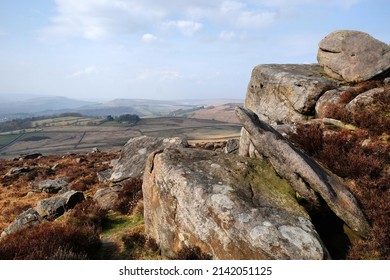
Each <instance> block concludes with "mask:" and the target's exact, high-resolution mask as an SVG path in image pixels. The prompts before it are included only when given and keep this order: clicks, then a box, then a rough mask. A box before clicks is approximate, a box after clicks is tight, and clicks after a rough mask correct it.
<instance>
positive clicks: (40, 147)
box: [0, 117, 241, 159]
mask: <svg viewBox="0 0 390 280" xmlns="http://www.w3.org/2000/svg"><path fill="white" fill-rule="evenodd" d="M33 126H34V129H28V130H18V131H10V132H4V133H0V158H3V159H9V158H14V157H17V156H19V155H21V154H29V153H42V154H66V153H80V152H89V151H91V150H92V149H93V148H98V149H100V150H102V151H115V150H119V149H121V148H122V146H123V145H124V144H125V143H126V142H127V141H128V140H129V139H130V138H133V137H137V136H142V135H146V136H154V137H182V138H184V139H187V140H189V141H203V140H204V141H216V140H224V139H229V138H235V137H238V136H239V133H240V129H241V126H240V125H238V124H235V123H228V122H221V121H217V120H208V119H194V118H185V117H161V118H145V119H141V120H140V121H138V122H137V123H136V124H131V125H129V124H124V123H118V122H105V121H103V120H102V119H97V118H86V117H62V118H50V119H44V120H39V121H37V122H34V124H33Z"/></svg>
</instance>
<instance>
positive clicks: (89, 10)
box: [41, 0, 360, 43]
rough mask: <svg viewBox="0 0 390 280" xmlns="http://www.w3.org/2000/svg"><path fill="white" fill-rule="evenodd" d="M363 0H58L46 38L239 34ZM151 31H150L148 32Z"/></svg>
mask: <svg viewBox="0 0 390 280" xmlns="http://www.w3.org/2000/svg"><path fill="white" fill-rule="evenodd" d="M359 1H360V0H328V1H326V2H324V1H323V0H213V1H210V0H187V1H182V0H165V1H156V0H142V1H141V0H82V1H81V0H55V3H56V14H55V15H54V16H53V17H52V18H51V24H50V25H49V26H47V27H45V28H44V29H42V30H41V37H42V38H51V37H53V36H54V37H82V38H85V39H88V40H102V39H106V38H111V37H115V36H122V35H129V34H131V35H136V36H137V37H138V38H139V37H142V41H144V42H148V43H150V42H152V41H155V38H154V37H152V36H155V37H159V39H160V38H162V37H163V35H164V32H165V31H166V30H177V31H179V32H180V33H181V34H182V35H184V36H192V35H194V34H196V33H201V32H202V31H204V30H206V31H207V32H208V33H210V32H213V33H214V35H215V37H218V36H219V37H221V34H220V33H221V32H223V30H233V31H234V32H236V33H237V34H239V33H242V32H244V31H246V30H247V29H251V30H253V29H264V28H267V27H269V26H272V24H274V23H276V22H277V21H278V20H281V19H285V18H287V17H289V16H291V13H289V11H291V10H292V11H294V10H296V11H299V10H300V8H301V7H305V6H309V5H321V7H333V8H334V7H339V8H340V7H341V8H346V9H348V8H350V7H352V6H353V5H355V4H356V3H358V2H359ZM178 19H180V20H178ZM146 30H148V31H149V32H150V33H147V34H150V35H147V34H145V31H146ZM159 32H162V34H160V33H159ZM151 35H152V36H151ZM225 35H226V34H225ZM144 36H145V37H144ZM222 37H223V36H222Z"/></svg>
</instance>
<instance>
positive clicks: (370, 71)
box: [317, 30, 390, 82]
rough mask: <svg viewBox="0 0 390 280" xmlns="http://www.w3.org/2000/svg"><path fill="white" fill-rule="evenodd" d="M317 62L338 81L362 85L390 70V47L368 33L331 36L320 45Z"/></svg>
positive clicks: (356, 32)
mask: <svg viewBox="0 0 390 280" xmlns="http://www.w3.org/2000/svg"><path fill="white" fill-rule="evenodd" d="M317 59H318V62H319V64H320V65H321V66H323V67H324V70H325V72H326V73H327V74H328V75H329V76H330V77H333V78H335V79H338V80H344V81H347V82H362V81H366V80H369V79H371V78H373V77H375V76H378V75H381V74H383V73H384V72H386V71H389V69H390V46H389V45H387V44H385V43H383V42H381V41H378V40H377V39H375V38H373V37H372V36H370V35H369V34H367V33H364V32H360V31H352V30H339V31H335V32H332V33H331V34H329V35H328V36H326V37H325V38H324V39H323V40H322V41H321V42H320V43H319V50H318V55H317Z"/></svg>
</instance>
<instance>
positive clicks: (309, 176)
mask: <svg viewBox="0 0 390 280" xmlns="http://www.w3.org/2000/svg"><path fill="white" fill-rule="evenodd" d="M236 113H237V116H238V118H239V119H240V120H241V122H242V124H243V126H244V128H245V129H246V130H247V131H248V133H249V134H250V136H251V138H250V139H251V142H252V143H253V145H254V146H255V148H256V150H257V151H258V152H259V153H260V154H261V155H263V156H265V157H266V158H267V159H268V160H269V162H270V163H271V164H272V166H273V167H274V168H275V170H276V172H277V173H278V174H279V175H280V176H282V177H283V178H285V179H286V180H287V181H288V182H289V183H290V184H291V186H292V187H293V188H294V190H295V191H297V192H298V194H299V195H300V196H302V197H303V198H305V199H306V200H307V201H308V202H309V203H310V204H312V205H314V206H317V205H319V199H318V196H321V197H322V198H323V200H324V201H325V202H326V203H327V205H328V206H329V208H330V209H331V210H332V211H333V212H334V213H335V214H336V215H337V216H338V217H339V218H340V219H342V220H343V221H344V222H345V223H346V224H347V225H348V226H349V227H350V228H351V229H353V230H354V231H356V232H357V233H359V234H360V235H361V236H367V232H368V230H369V224H368V222H367V220H366V218H365V216H364V214H363V212H362V211H361V209H360V207H359V205H358V203H357V201H356V199H355V197H354V196H353V195H352V193H351V192H350V191H349V189H348V187H347V186H346V185H345V184H344V183H343V182H342V181H341V179H340V178H338V177H337V176H335V175H333V174H331V173H330V172H328V171H326V170H324V169H323V168H322V167H321V166H320V165H319V164H318V163H317V162H315V161H314V160H313V159H311V158H309V157H308V156H306V155H305V154H303V153H301V152H300V151H298V150H296V149H295V148H294V147H293V146H292V145H291V144H290V143H289V142H288V140H287V139H286V138H284V137H283V136H282V135H281V134H280V133H278V132H277V131H276V130H275V129H273V128H272V127H271V126H269V125H268V124H266V123H265V122H263V121H261V120H260V119H259V118H258V117H257V115H256V114H255V113H253V112H251V111H249V110H246V109H244V108H239V107H238V108H237V109H236Z"/></svg>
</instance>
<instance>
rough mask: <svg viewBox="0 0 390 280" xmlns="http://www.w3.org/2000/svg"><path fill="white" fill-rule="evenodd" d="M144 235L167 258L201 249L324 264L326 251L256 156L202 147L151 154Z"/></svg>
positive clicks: (288, 191)
mask: <svg viewBox="0 0 390 280" xmlns="http://www.w3.org/2000/svg"><path fill="white" fill-rule="evenodd" d="M142 190H143V195H144V207H145V212H144V213H145V226H146V232H147V234H148V235H149V236H150V237H152V238H154V239H155V240H156V242H157V243H158V244H159V246H160V248H161V250H162V254H163V255H164V256H168V257H173V258H174V257H176V255H177V253H178V251H180V249H181V248H183V246H187V247H190V248H191V247H199V248H200V249H201V250H202V252H204V253H207V254H210V255H211V256H212V258H214V259H324V258H327V257H328V252H327V249H326V248H325V247H324V245H323V243H322V241H321V240H320V238H319V236H318V234H317V232H316V230H315V229H314V226H313V225H312V223H311V221H310V218H309V216H308V214H307V213H306V211H305V210H304V209H303V207H301V206H300V205H299V204H298V203H297V201H296V199H295V192H294V190H293V189H292V188H291V187H290V186H289V184H288V183H287V182H286V181H285V180H283V179H281V178H280V177H278V176H277V175H276V173H275V172H274V170H273V169H272V167H270V166H269V165H268V164H266V163H265V162H262V161H260V160H257V159H251V158H244V157H240V156H237V155H231V154H224V153H217V152H214V151H207V150H200V149H183V148H182V149H165V150H164V151H160V152H156V153H153V154H151V155H150V156H149V159H148V162H147V166H146V170H145V175H144V183H143V186H142Z"/></svg>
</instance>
